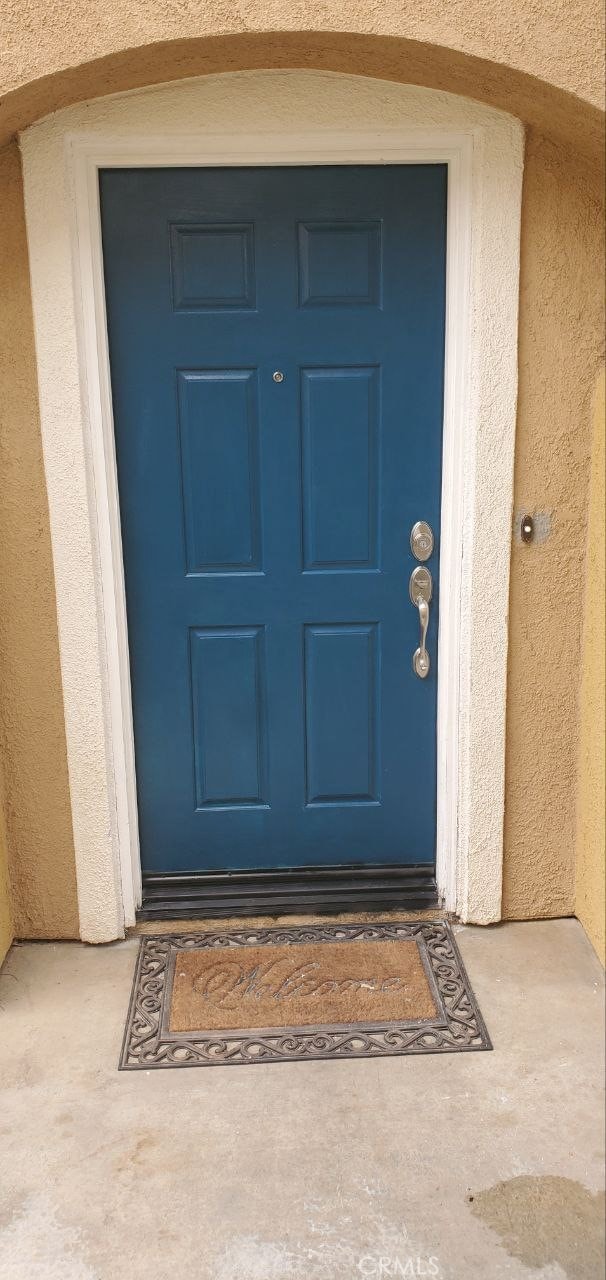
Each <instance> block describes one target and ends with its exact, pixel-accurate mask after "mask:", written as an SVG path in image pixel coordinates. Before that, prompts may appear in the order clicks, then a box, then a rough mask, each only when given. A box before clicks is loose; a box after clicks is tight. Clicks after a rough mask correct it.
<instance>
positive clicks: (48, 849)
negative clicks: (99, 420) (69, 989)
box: [0, 145, 78, 938]
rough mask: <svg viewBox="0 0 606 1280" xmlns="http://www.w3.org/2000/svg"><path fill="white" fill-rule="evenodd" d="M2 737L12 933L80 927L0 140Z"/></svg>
mask: <svg viewBox="0 0 606 1280" xmlns="http://www.w3.org/2000/svg"><path fill="white" fill-rule="evenodd" d="M0 190H1V191H2V210H3V216H2V220H1V222H0V280H1V281H2V306H1V307H0V493H1V500H0V584H1V585H0V742H1V750H2V760H3V770H4V788H5V799H6V835H7V842H8V851H9V864H10V875H11V884H12V889H13V904H12V906H13V918H14V925H15V933H16V935H17V936H18V937H30V938H31V937H33V938H38V937H40V938H73V937H77V934H78V914H77V899H76V877H75V866H74V850H73V840H72V831H71V816H70V804H69V787H68V779H67V757H66V750H65V733H64V727H63V704H62V696H61V680H60V672H59V652H58V642H57V619H56V612H55V593H54V583H53V565H52V558H51V547H50V532H49V524H48V505H47V501H46V488H45V482H44V470H43V465H42V445H41V440H40V427H39V422H38V407H37V387H36V365H35V356H34V340H33V329H32V315H31V302H30V292H29V265H28V259H27V245H26V239H25V223H24V217H23V188H22V182H21V168H20V163H19V153H18V150H17V147H16V145H12V146H10V147H7V148H5V149H4V150H3V151H1V152H0Z"/></svg>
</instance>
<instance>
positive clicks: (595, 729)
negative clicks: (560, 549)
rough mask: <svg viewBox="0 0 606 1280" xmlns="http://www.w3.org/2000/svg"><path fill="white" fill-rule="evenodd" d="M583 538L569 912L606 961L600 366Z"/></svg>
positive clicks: (604, 461) (605, 657)
mask: <svg viewBox="0 0 606 1280" xmlns="http://www.w3.org/2000/svg"><path fill="white" fill-rule="evenodd" d="M593 419H594V422H593V448H592V454H591V478H590V500H589V526H588V539H587V568H586V585H585V626H584V633H583V678H582V683H581V733H580V741H579V792H578V810H577V823H578V838H577V862H576V905H575V911H576V914H577V915H578V917H579V919H580V920H581V922H582V924H583V926H584V928H585V930H586V932H587V934H588V936H589V937H590V939H591V941H592V943H593V945H594V947H595V949H596V951H597V953H598V955H599V956H600V959H601V961H602V964H604V963H605V961H606V941H605V937H604V933H605V926H606V902H605V900H604V899H605V892H604V891H605V882H606V867H605V865H604V847H605V843H606V821H605V812H604V810H605V793H606V767H605V759H604V756H605V750H604V748H605V743H604V723H605V719H606V700H605V689H604V684H605V681H604V666H605V664H606V645H605V636H604V631H605V627H604V622H605V619H604V583H605V578H606V566H605V547H604V543H605V537H604V471H605V466H606V458H605V456H604V435H605V431H604V425H605V424H604V371H603V370H602V372H601V374H600V377H599V379H598V384H597V387H596V394H595V397H594V412H593Z"/></svg>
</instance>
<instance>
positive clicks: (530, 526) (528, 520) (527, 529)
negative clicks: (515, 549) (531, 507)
mask: <svg viewBox="0 0 606 1280" xmlns="http://www.w3.org/2000/svg"><path fill="white" fill-rule="evenodd" d="M520 537H521V539H522V542H532V539H533V537H534V520H533V518H532V516H522V520H521V523H520Z"/></svg>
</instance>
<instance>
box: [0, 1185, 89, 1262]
mask: <svg viewBox="0 0 606 1280" xmlns="http://www.w3.org/2000/svg"><path fill="white" fill-rule="evenodd" d="M85 1254H86V1248H85V1241H84V1234H83V1232H82V1231H81V1230H80V1228H79V1227H73V1226H67V1225H66V1224H65V1223H63V1222H61V1221H60V1219H59V1218H58V1216H57V1213H56V1210H55V1206H54V1204H53V1203H52V1202H51V1200H50V1199H49V1197H48V1196H46V1195H44V1194H33V1195H30V1196H27V1197H26V1199H24V1200H23V1201H22V1203H21V1205H20V1206H19V1207H18V1208H17V1209H15V1210H14V1211H13V1213H12V1214H11V1218H10V1220H9V1221H8V1222H7V1223H6V1224H4V1225H3V1227H2V1230H0V1280H34V1277H36V1278H38V1277H39V1280H101V1277H100V1276H99V1273H98V1272H97V1271H95V1270H93V1269H92V1268H91V1267H90V1265H89V1263H88V1260H87V1258H86V1256H85Z"/></svg>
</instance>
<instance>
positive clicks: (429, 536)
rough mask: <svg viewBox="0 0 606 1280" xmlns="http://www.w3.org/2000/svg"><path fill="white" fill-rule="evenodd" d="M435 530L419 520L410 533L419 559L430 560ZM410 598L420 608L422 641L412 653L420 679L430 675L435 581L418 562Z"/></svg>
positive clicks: (414, 571)
mask: <svg viewBox="0 0 606 1280" xmlns="http://www.w3.org/2000/svg"><path fill="white" fill-rule="evenodd" d="M433 544H434V539H433V532H432V530H431V528H430V526H429V525H428V524H427V523H426V522H425V520H417V523H416V524H415V525H413V527H412V531H411V534H410V549H411V551H412V554H413V556H414V557H415V559H417V560H421V561H423V560H429V557H430V555H431V553H432V551H433ZM408 591H409V595H410V599H411V601H412V603H413V604H414V606H415V608H417V609H418V610H419V627H420V641H419V647H418V649H415V651H414V653H413V655H412V666H413V670H414V672H415V675H417V676H418V677H419V680H425V678H426V676H428V675H429V668H430V665H431V663H430V660H429V654H428V652H427V628H428V626H429V603H430V600H431V597H432V593H433V581H432V577H431V573H430V572H429V569H427V568H426V567H425V565H424V564H418V565H417V566H416V567H415V568H414V569H413V571H412V573H411V575H410V581H409V583H408Z"/></svg>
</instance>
